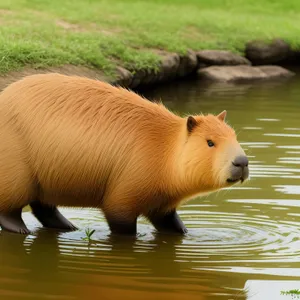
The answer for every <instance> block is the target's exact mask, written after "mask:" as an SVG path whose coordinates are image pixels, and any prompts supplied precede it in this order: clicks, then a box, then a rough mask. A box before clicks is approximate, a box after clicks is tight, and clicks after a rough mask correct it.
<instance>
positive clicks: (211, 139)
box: [183, 111, 249, 192]
mask: <svg viewBox="0 0 300 300" xmlns="http://www.w3.org/2000/svg"><path fill="white" fill-rule="evenodd" d="M225 117H226V111H223V112H222V113H220V114H219V115H217V116H216V115H205V116H204V115H201V116H189V117H187V118H186V132H187V138H186V143H185V146H184V152H183V156H184V159H185V176H186V179H187V180H189V181H192V182H193V186H194V187H195V188H196V189H197V188H199V191H200V190H201V191H208V192H209V191H213V190H217V189H220V188H224V187H228V186H230V185H233V184H235V183H238V182H244V181H245V180H246V179H247V178H248V176H249V169H248V159H247V156H246V154H245V152H244V151H243V149H242V147H241V146H240V144H239V142H238V141H237V137H236V134H235V131H234V130H233V129H232V128H231V127H230V126H229V125H228V124H226V122H225Z"/></svg>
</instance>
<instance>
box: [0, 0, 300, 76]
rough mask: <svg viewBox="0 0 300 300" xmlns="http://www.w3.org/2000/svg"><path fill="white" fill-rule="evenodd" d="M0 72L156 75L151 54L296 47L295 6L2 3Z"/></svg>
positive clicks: (225, 1) (298, 22)
mask: <svg viewBox="0 0 300 300" xmlns="http://www.w3.org/2000/svg"><path fill="white" fill-rule="evenodd" d="M0 25H1V26H0V62H1V63H0V72H1V73H5V72H8V71H11V70H15V69H18V68H20V67H22V66H24V65H30V66H33V67H45V66H53V65H62V64H75V65H87V66H94V67H97V68H100V69H102V70H104V71H105V72H106V73H110V72H111V71H112V69H113V67H114V66H115V65H116V64H117V63H118V64H121V65H123V66H125V67H129V68H130V67H131V68H135V69H139V68H144V67H147V68H155V66H156V64H157V63H158V57H157V56H156V55H155V54H154V53H153V52H152V51H151V49H152V48H159V49H166V50H169V51H176V52H184V51H185V50H186V49H188V48H191V49H194V50H198V49H230V50H235V51H242V49H243V47H244V45H245V43H246V42H247V41H249V40H251V39H254V38H260V39H264V40H268V39H271V38H273V37H281V38H284V39H286V40H287V41H289V42H290V43H291V44H292V45H293V46H295V47H300V38H299V30H298V28H299V27H300V2H299V1H298V0H286V1H282V0H253V1H248V0H181V1H179V0H147V1H146V0H144V1H141V0H140V1H137V0H123V1H121V0H114V1H109V0H76V1H72V0H63V1H62V0H27V1H26V0H14V1H11V0H1V1H0Z"/></svg>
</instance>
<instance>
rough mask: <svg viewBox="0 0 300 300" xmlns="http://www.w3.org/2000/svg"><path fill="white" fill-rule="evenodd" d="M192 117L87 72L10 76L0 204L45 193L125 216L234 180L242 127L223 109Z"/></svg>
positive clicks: (57, 201) (0, 153)
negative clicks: (225, 118) (237, 130)
mask: <svg viewBox="0 0 300 300" xmlns="http://www.w3.org/2000/svg"><path fill="white" fill-rule="evenodd" d="M194 118H195V120H196V124H195V126H194V127H193V128H192V130H191V132H189V131H188V130H187V119H186V118H181V117H179V116H177V115H175V114H173V113H171V112H170V111H169V110H167V109H166V108H165V107H164V106H163V105H162V104H157V103H152V102H150V101H147V100H145V99H142V98H141V97H140V96H138V95H137V94H135V93H133V92H131V91H128V90H126V89H122V88H117V87H113V86H111V85H109V84H106V83H103V82H99V81H95V80H91V79H86V78H80V77H71V76H64V75H59V74H46V75H33V76H28V77H26V78H24V79H23V80H20V81H18V82H16V83H13V84H12V85H10V86H9V87H7V88H6V89H5V90H4V91H3V92H2V94H1V96H0V140H1V144H0V187H1V189H0V212H5V211H8V210H9V209H11V208H17V207H23V206H25V205H27V204H29V203H30V202H31V201H32V200H33V199H39V200H40V201H42V202H44V203H49V204H52V205H62V206H75V207H76V206H77V207H99V208H101V209H102V210H103V211H104V213H105V215H106V216H108V217H110V216H111V217H115V218H118V219H124V220H127V219H130V218H134V217H137V216H139V215H147V214H149V213H150V212H151V211H156V210H158V211H167V210H171V209H174V208H176V207H177V206H178V205H180V203H181V201H182V200H184V199H189V198H191V197H193V196H195V195H197V194H201V193H206V192H211V191H214V190H218V189H220V188H223V187H225V186H228V183H227V182H226V179H227V178H228V176H229V175H228V174H229V166H230V164H231V162H232V159H233V157H234V156H236V155H238V154H243V153H244V152H243V150H242V149H241V147H240V145H239V144H238V142H237V140H236V135H235V132H234V130H233V129H232V128H230V127H229V126H228V125H227V124H226V123H225V122H224V121H222V118H221V117H219V118H218V117H216V116H213V115H208V116H202V115H200V116H195V117H194ZM207 140H213V141H214V143H215V147H213V148H210V147H208V146H207Z"/></svg>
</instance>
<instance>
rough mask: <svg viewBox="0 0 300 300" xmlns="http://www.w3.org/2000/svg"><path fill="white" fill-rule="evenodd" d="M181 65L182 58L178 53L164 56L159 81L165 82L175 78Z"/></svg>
mask: <svg viewBox="0 0 300 300" xmlns="http://www.w3.org/2000/svg"><path fill="white" fill-rule="evenodd" d="M161 55H162V54H161ZM179 63H180V57H179V55H178V54H177V53H168V54H163V55H162V60H161V65H160V70H159V72H158V76H157V80H158V81H159V82H163V81H167V80H170V79H173V78H175V77H176V72H177V70H178V68H179Z"/></svg>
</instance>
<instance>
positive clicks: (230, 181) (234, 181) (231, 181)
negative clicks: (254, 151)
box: [227, 177, 244, 183]
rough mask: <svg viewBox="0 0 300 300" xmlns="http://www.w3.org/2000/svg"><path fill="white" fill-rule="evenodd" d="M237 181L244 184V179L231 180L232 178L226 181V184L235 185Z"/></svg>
mask: <svg viewBox="0 0 300 300" xmlns="http://www.w3.org/2000/svg"><path fill="white" fill-rule="evenodd" d="M238 181H241V183H243V182H244V178H243V177H240V178H237V179H233V178H228V179H227V182H228V183H237V182H238Z"/></svg>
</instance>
